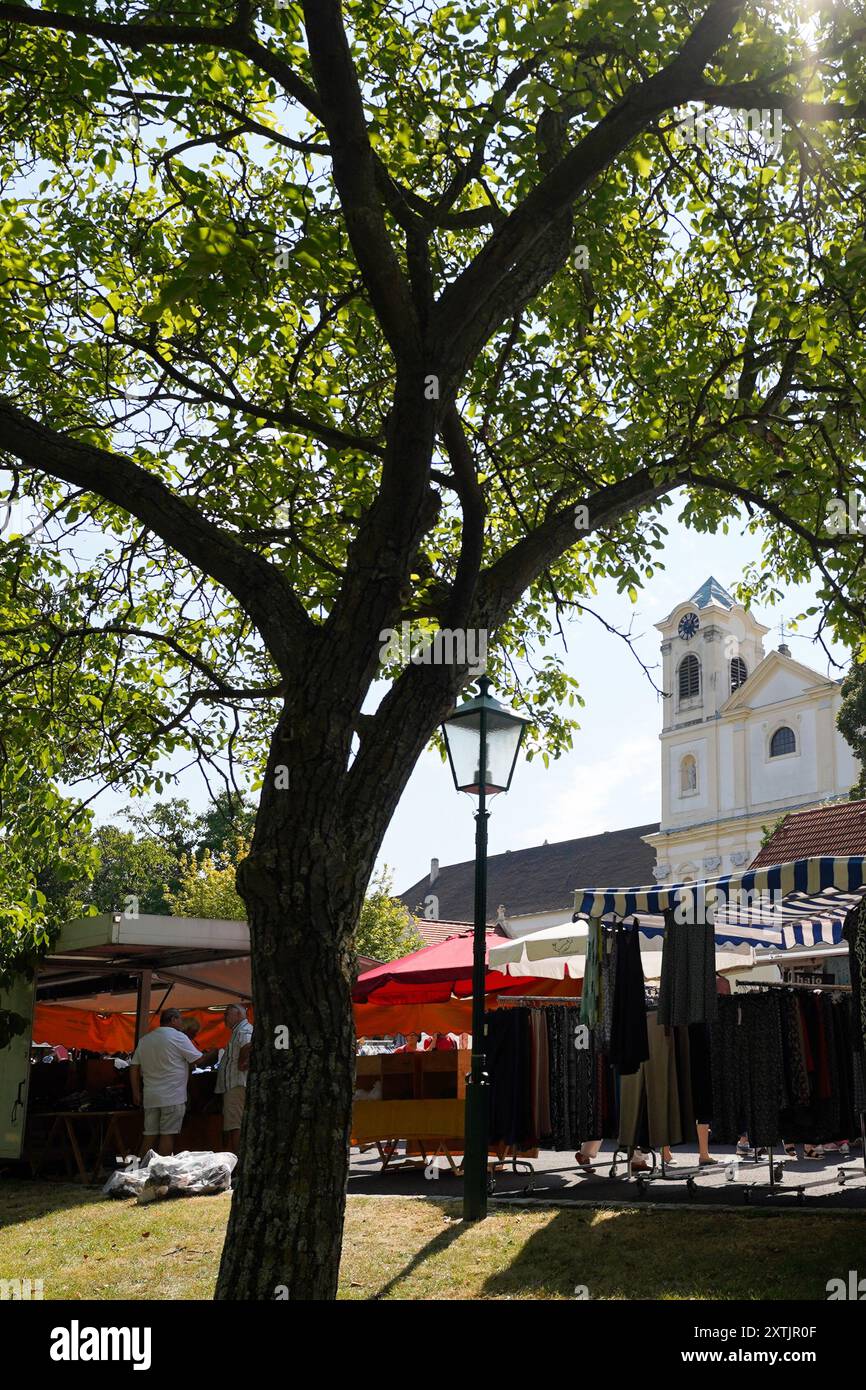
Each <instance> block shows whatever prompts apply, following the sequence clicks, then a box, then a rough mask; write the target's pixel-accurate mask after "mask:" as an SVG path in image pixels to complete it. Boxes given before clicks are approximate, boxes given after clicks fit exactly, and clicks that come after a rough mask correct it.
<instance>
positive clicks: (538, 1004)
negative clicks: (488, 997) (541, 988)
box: [496, 994, 581, 1009]
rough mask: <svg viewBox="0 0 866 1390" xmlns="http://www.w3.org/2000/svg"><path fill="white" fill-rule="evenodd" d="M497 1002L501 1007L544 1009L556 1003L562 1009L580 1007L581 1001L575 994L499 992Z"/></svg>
mask: <svg viewBox="0 0 866 1390" xmlns="http://www.w3.org/2000/svg"><path fill="white" fill-rule="evenodd" d="M496 1003H497V1006H498V1008H500V1009H518V1008H519V1009H543V1008H544V1007H545V1006H547V1005H554V1004H555V1005H557V1006H558V1007H559V1008H560V1009H562V1008H565V1009H579V1008H580V1004H581V1001H580V998H579V997H578V998H576V999H575V998H574V996H573V995H566V996H564V997H557V996H556V995H555V994H497V996H496Z"/></svg>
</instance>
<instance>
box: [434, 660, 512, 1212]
mask: <svg viewBox="0 0 866 1390" xmlns="http://www.w3.org/2000/svg"><path fill="white" fill-rule="evenodd" d="M478 686H479V692H480V693H479V694H478V695H476V696H475V698H474V699H472V700H466V701H465V702H464V703H463V704H462V705H458V706H457V708H456V709H455V710H454V712H453V714H450V715H449V716H448V718H447V719H445V720H444V721H443V724H442V733H443V735H444V738H445V747H446V749H447V750H448V761H449V763H450V764H451V773H452V776H453V777H454V785H455V787H456V788H457V790H458V791H461V792H467V793H468V794H469V795H470V796H477V797H478V810H477V811H476V812H475V913H474V919H473V927H474V930H473V940H472V1067H471V1071H470V1074H469V1077H468V1080H467V1085H466V1123H465V1131H466V1132H465V1152H464V1155H463V1219H464V1221H480V1220H483V1218H484V1217H485V1216H486V1215H487V1149H488V1143H489V1139H488V1128H489V1111H490V1090H489V1082H488V1077H487V1071H486V1069H485V1068H486V1057H485V1047H484V984H485V979H486V974H487V819H488V816H489V815H490V812H489V811H488V810H487V798H488V796H495V795H496V794H497V793H498V792H507V791H508V788H509V787H510V786H511V778H512V775H513V773H514V767H515V764H516V762H517V754H518V752H519V750H520V745H521V743H522V741H523V734H524V730H525V728H526V725H527V724H528V723H529V722H530V721H529V720H528V719H524V718H523V716H522V715H519V714H515V713H514V711H513V710H511V709H508V708H507V706H505V705H501V704H500V703H499V701H498V700H494V699H493V698H492V696H491V695H490V694H489V693H488V692H489V690H490V680H489V679H488V677H487V676H482V677H481V679H480V680H479V682H478Z"/></svg>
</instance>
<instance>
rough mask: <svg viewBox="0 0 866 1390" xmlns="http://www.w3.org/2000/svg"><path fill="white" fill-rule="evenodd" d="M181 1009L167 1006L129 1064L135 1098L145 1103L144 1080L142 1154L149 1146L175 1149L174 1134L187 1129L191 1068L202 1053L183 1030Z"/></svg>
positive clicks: (164, 1150)
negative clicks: (187, 1098) (186, 1117)
mask: <svg viewBox="0 0 866 1390" xmlns="http://www.w3.org/2000/svg"><path fill="white" fill-rule="evenodd" d="M180 1022H181V1016H180V1010H179V1009H165V1010H164V1011H163V1013H162V1014H160V1018H159V1025H160V1026H159V1027H158V1028H154V1029H153V1031H152V1032H151V1033H145V1034H143V1035H142V1037H141V1038H139V1042H138V1047H137V1048H136V1049H135V1053H134V1055H133V1058H132V1062H131V1063H130V1067H129V1081H130V1086H131V1088H132V1099H133V1101H134V1102H135V1104H136V1105H141V1104H142V1081H143V1082H144V1137H143V1138H142V1141H141V1156H142V1158H144V1155H145V1154H146V1153H147V1151H148V1149H154V1148H155V1149H156V1151H157V1153H161V1154H170V1153H173V1152H174V1137H175V1135H176V1134H180V1131H181V1129H182V1128H183V1117H184V1112H185V1111H186V1093H187V1087H188V1086H189V1069H190V1065H191V1064H192V1063H195V1062H197V1061H199V1059H200V1057H201V1053H200V1052H199V1050H198V1048H197V1047H194V1046H193V1044H192V1043H191V1042H190V1040H189V1038H188V1037H187V1036H186V1033H182V1032H181V1031H180Z"/></svg>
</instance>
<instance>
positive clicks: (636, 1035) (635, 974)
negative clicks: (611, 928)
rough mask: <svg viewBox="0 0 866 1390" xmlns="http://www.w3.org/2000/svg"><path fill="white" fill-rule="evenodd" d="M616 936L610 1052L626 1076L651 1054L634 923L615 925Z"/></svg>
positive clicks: (638, 940)
mask: <svg viewBox="0 0 866 1390" xmlns="http://www.w3.org/2000/svg"><path fill="white" fill-rule="evenodd" d="M616 937H617V942H616V978H615V981H614V990H613V1016H612V1019H611V1036H610V1052H609V1055H610V1060H611V1062H612V1063H613V1065H614V1066H615V1067H616V1069H617V1071H618V1072H620V1074H621V1075H623V1076H627V1075H630V1074H631V1073H632V1072H636V1071H637V1069H638V1067H639V1066H640V1064H641V1062H645V1061H647V1059H648V1058H649V1055H650V1053H649V1041H648V1039H647V1023H646V1006H645V1002H644V977H643V965H642V964H641V957H640V938H639V935H638V929H637V923H635V925H634V926H633V927H617V929H616Z"/></svg>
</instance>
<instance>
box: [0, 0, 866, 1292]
mask: <svg viewBox="0 0 866 1390" xmlns="http://www.w3.org/2000/svg"><path fill="white" fill-rule="evenodd" d="M861 8H862V7H861V5H860V4H859V3H853V4H849V5H845V4H834V5H825V4H820V5H818V6H817V7H816V9H815V10H814V12H813V14H812V16H811V26H810V31H809V32H808V33H806V34H805V35H804V34H803V33H802V32H801V28H802V24H803V13H802V8H801V6H800V5H797V4H794V3H790V0H773V3H769V2H768V0H767V2H766V3H757V2H756V3H747V0H704V3H700V4H697V5H696V4H695V3H694V0H690V3H672V4H666V5H664V6H661V5H659V6H654V7H648V6H646V5H644V4H638V3H636V2H635V0H588V2H587V3H586V4H584V5H582V6H580V7H578V6H576V5H573V4H571V3H567V4H566V3H553V4H551V3H550V0H543V3H542V0H508V2H507V3H499V2H498V0H471V2H470V3H467V4H461V5H454V4H436V3H426V2H425V0H419V3H418V4H415V5H413V6H411V7H406V6H401V5H396V4H394V5H392V4H388V3H374V2H373V0H346V2H345V4H343V5H341V4H340V3H339V0H306V3H304V4H290V5H288V6H287V7H286V8H276V7H273V8H271V7H270V6H268V7H265V6H260V5H256V4H252V3H249V0H237V3H233V0H187V3H185V4H184V6H183V11H182V13H179V14H178V15H177V16H174V14H172V16H171V17H168V16H167V14H166V13H164V12H162V11H159V12H155V11H153V10H152V8H151V7H150V6H148V5H144V4H138V3H136V2H135V0H133V3H129V0H123V3H121V2H120V0H105V3H100V5H99V6H98V8H97V7H96V6H95V5H93V4H89V3H88V0H81V3H78V0H76V4H75V5H74V6H72V7H70V8H69V9H68V10H66V11H64V10H63V9H62V8H61V9H58V10H53V11H44V10H39V9H35V8H33V7H31V6H29V5H18V4H10V3H0V25H2V40H3V42H2V45H0V68H2V76H3V88H4V96H3V98H2V106H0V132H2V137H3V142H2V146H0V174H2V183H0V190H2V191H0V215H2V217H3V219H4V222H3V239H2V251H0V372H2V375H3V391H2V395H0V426H2V447H3V451H4V460H5V462H6V464H7V467H8V469H9V477H10V495H11V496H14V498H15V499H16V505H17V504H19V503H20V505H21V506H23V507H24V508H25V510H26V511H27V514H28V515H30V514H31V513H32V514H33V515H35V516H36V517H37V518H38V523H39V526H40V527H41V529H40V531H39V533H38V536H35V537H34V535H33V534H32V532H31V533H30V534H29V536H24V535H19V536H18V538H17V539H15V538H14V537H10V540H9V543H8V546H7V553H6V554H5V557H4V565H3V568H2V582H3V585H4V589H3V592H2V594H0V602H2V603H3V604H4V605H5V607H6V608H7V609H12V608H14V605H18V607H17V610H15V611H16V612H17V613H19V614H20V616H18V617H17V618H16V619H15V620H14V621H13V622H10V624H9V630H8V631H7V632H6V634H5V635H4V637H3V638H2V642H3V646H2V648H0V680H2V688H3V690H4V692H5V698H6V700H7V701H8V702H9V703H10V706H14V708H15V709H16V711H17V712H18V716H17V717H19V722H20V725H21V727H25V726H26V723H27V719H28V718H31V719H32V720H33V722H34V724H35V725H36V726H37V727H38V728H40V730H41V728H42V724H43V723H44V722H46V721H55V722H56V725H57V730H52V731H51V732H50V735H49V736H50V737H51V738H53V739H54V740H55V742H56V741H57V740H58V730H59V732H60V733H62V734H63V735H64V737H65V739H66V743H67V744H68V746H70V747H72V748H77V749H81V748H86V749H87V750H88V752H89V757H88V759H87V765H86V769H85V768H83V767H80V768H79V767H76V766H74V765H70V767H69V768H68V769H66V770H65V771H66V774H67V775H66V776H65V779H64V780H65V782H66V784H67V786H68V787H69V789H70V790H71V791H74V790H75V788H76V787H77V786H78V780H77V779H82V780H86V781H87V782H88V785H89V784H91V783H92V781H93V780H94V779H101V780H103V781H108V782H110V783H111V784H112V785H114V786H125V787H127V788H128V789H129V791H130V793H131V794H132V793H139V792H141V791H144V790H148V789H150V788H152V789H153V790H154V791H155V792H156V793H157V794H158V795H159V794H161V793H162V790H163V787H164V786H165V785H171V779H172V778H173V777H175V776H176V775H177V773H178V771H179V769H180V767H181V766H182V765H183V763H184V760H185V761H186V762H187V763H196V764H198V765H199V766H201V767H202V769H203V772H204V774H205V775H206V776H207V777H208V779H209V785H212V786H215V787H218V786H221V787H224V788H225V789H226V790H227V791H232V792H237V791H238V790H239V789H242V788H243V787H244V786H246V785H250V784H252V785H255V786H256V787H257V788H258V790H259V805H258V812H257V816H256V823H255V831H254V834H253V839H252V844H251V848H250V853H249V854H248V855H247V857H246V859H245V860H244V861H243V863H242V864H241V866H240V869H239V872H238V891H239V893H240V895H241V898H242V899H243V902H244V904H245V906H246V915H247V918H248V920H249V922H250V929H251V940H252V967H253V990H254V996H255V999H256V1010H257V1015H256V1016H257V1027H256V1032H255V1042H254V1051H253V1060H252V1068H251V1075H250V1090H249V1100H248V1107H247V1112H246V1117H245V1128H244V1137H243V1144H244V1160H243V1163H242V1166H241V1176H240V1181H239V1186H238V1188H237V1191H236V1193H235V1196H234V1199H233V1203H232V1211H231V1217H230V1223H229V1228H228V1235H227V1240H226V1246H225V1250H224V1254H223V1260H222V1265H221V1270H220V1276H219V1282H218V1290H217V1292H218V1295H219V1296H220V1297H241V1298H270V1297H272V1296H273V1290H274V1287H275V1286H276V1285H278V1284H280V1285H285V1286H286V1287H287V1288H288V1289H289V1292H290V1294H291V1296H292V1297H298V1298H301V1297H330V1296H332V1295H333V1294H334V1292H335V1289H336V1281H337V1271H338V1265H339V1253H340V1241H341V1230H342V1215H343V1207H344V1200H345V1184H346V1173H347V1163H348V1158H347V1140H348V1134H349V1124H350V1112H351V1097H352V1090H353V1070H354V1047H353V1029H352V1012H351V1000H350V991H351V984H352V974H353V960H354V946H353V934H354V931H355V928H356V926H357V922H358V918H359V914H360V911H361V905H362V902H363V896H364V892H365V888H366V885H367V882H368V880H369V876H370V873H371V871H372V867H373V865H374V863H375V859H376V855H377V853H378V849H379V846H380V844H381V841H382V837H383V835H384V832H385V829H386V827H387V825H388V822H389V820H390V818H391V815H392V813H393V811H394V808H395V806H396V805H397V802H398V800H399V797H400V795H401V793H402V791H403V788H404V787H405V785H406V781H407V779H408V777H409V775H410V772H411V770H412V767H413V765H414V763H415V761H416V759H417V757H418V755H419V753H420V752H421V750H422V749H423V747H424V746H425V744H426V742H427V741H428V739H429V738H430V737H431V735H432V734H433V733H434V731H435V729H436V727H437V725H438V723H439V721H440V720H441V718H442V717H443V715H444V714H445V713H447V711H448V709H449V707H450V706H451V704H452V703H453V701H454V700H455V698H456V697H457V695H458V693H459V692H460V690H461V689H462V688H463V687H464V686H465V685H466V684H467V682H468V679H469V663H468V662H466V661H464V660H462V659H460V658H457V657H455V658H453V659H452V660H450V661H446V662H443V663H442V664H433V663H431V664H416V663H414V662H410V663H409V664H408V665H407V666H406V667H405V669H401V665H400V662H399V661H397V660H396V659H393V660H392V659H387V660H384V659H383V651H385V650H386V649H387V648H386V639H387V634H388V632H389V630H391V629H393V628H395V627H397V626H398V625H399V624H400V623H401V622H402V621H404V620H409V621H411V622H413V623H414V624H415V625H416V628H417V629H419V630H420V631H422V632H426V633H427V634H432V633H433V632H434V631H435V630H437V629H450V630H478V631H483V632H485V633H487V634H488V635H489V639H490V644H491V656H490V659H489V668H490V673H491V675H492V676H493V677H494V679H495V680H496V681H497V683H498V684H499V685H500V686H504V687H505V688H506V690H508V691H510V692H512V698H513V699H514V700H515V701H516V702H522V703H523V704H524V705H525V706H526V707H527V708H528V709H529V711H530V712H531V714H532V716H533V718H534V731H533V734H532V737H531V741H530V750H532V749H535V748H541V747H543V748H544V749H545V751H548V750H550V751H552V752H554V753H555V752H557V751H559V750H561V749H562V748H563V747H565V746H567V744H568V738H569V730H568V722H567V717H568V708H567V706H568V702H569V700H573V699H574V698H575V691H574V688H573V683H571V682H570V681H569V680H568V679H567V678H566V677H565V675H564V673H563V671H562V668H561V665H560V664H559V662H558V660H557V658H556V655H555V653H553V652H551V651H550V650H546V651H545V652H544V655H543V657H542V658H541V659H538V653H539V650H540V648H543V647H544V646H545V643H546V642H547V640H548V639H549V638H550V637H551V636H552V635H555V634H556V631H557V628H558V624H559V620H560V618H561V616H562V614H563V613H564V612H567V611H569V610H574V609H576V610H580V608H581V607H582V606H583V605H585V604H587V603H588V602H591V599H592V595H593V593H594V592H595V590H596V587H597V585H598V583H599V582H600V581H602V580H604V579H608V578H611V577H612V578H614V579H615V580H616V582H617V584H618V586H619V588H620V590H621V591H623V592H628V593H629V594H630V595H631V596H632V597H635V598H636V596H637V591H638V589H639V587H640V585H641V584H642V583H643V582H645V581H646V580H647V579H650V578H651V577H652V575H653V573H654V571H655V568H656V567H657V566H658V565H659V564H660V563H663V556H664V546H665V535H666V532H665V527H664V515H665V512H666V511H667V509H669V508H670V507H671V506H672V505H674V499H676V501H677V505H678V506H679V507H680V514H681V516H682V517H683V518H684V520H685V521H686V523H687V524H689V525H690V526H692V527H693V528H695V529H696V530H697V531H699V532H702V533H705V534H708V535H709V534H712V533H714V532H715V531H717V530H718V529H719V528H722V529H724V528H725V527H726V526H728V525H729V524H731V522H732V521H734V520H735V519H737V518H738V517H739V516H740V515H741V512H742V509H743V508H745V509H746V511H747V512H748V514H749V516H750V518H751V520H750V522H749V524H750V525H752V526H753V527H754V528H755V529H757V528H758V527H762V528H763V534H764V542H763V545H764V551H763V563H762V566H761V567H760V568H756V570H755V572H754V573H753V574H750V575H749V576H748V577H747V582H746V583H745V585H744V588H743V590H742V597H748V596H749V595H750V594H751V595H753V596H755V595H757V596H761V597H763V598H765V599H770V600H771V599H772V598H773V596H774V595H775V594H777V593H778V592H779V591H780V589H783V588H784V585H785V584H786V583H787V582H789V581H795V580H800V579H803V578H805V577H807V576H809V575H810V573H811V572H812V570H813V569H814V570H815V571H816V572H817V575H818V583H819V590H820V596H821V604H822V608H823V611H822V614H821V622H822V623H825V624H829V625H830V626H831V627H832V628H833V630H834V631H835V632H836V634H837V635H838V636H840V637H841V638H843V639H845V640H848V641H849V642H850V644H851V645H852V646H857V645H859V642H860V638H861V636H862V632H863V600H864V585H866V565H864V564H863V549H864V538H863V536H862V535H859V534H847V533H844V534H841V533H840V532H839V530H838V528H834V527H831V526H829V525H828V516H829V515H830V514H831V513H832V514H835V512H836V511H837V510H838V508H837V504H838V499H839V498H840V497H847V494H848V492H849V491H850V490H851V488H852V487H853V486H854V485H855V484H856V483H857V482H858V481H859V480H860V479H861V477H862V462H861V461H862V429H861V425H860V421H861V419H862V391H863V381H864V370H863V367H864V362H863V354H864V337H863V333H862V328H863V316H864V309H866V281H864V277H863V274H862V267H863V264H864V254H866V253H864V208H863V198H862V193H861V191H862V189H863V187H864V180H863V174H864V168H863V156H862V140H861V135H862V119H863V114H864V111H866V90H864V86H866V81H864V66H863V59H862V39H863V31H864V23H863V15H862V13H861ZM344 12H345V23H344ZM702 103H703V104H706V106H707V107H708V114H709V116H710V119H711V121H712V129H713V135H714V137H715V135H716V133H717V132H718V133H719V138H713V139H711V140H709V141H707V140H704V139H703V138H701V139H697V138H696V137H695V130H694V125H693V126H692V127H691V128H690V127H689V126H688V124H687V123H686V118H687V116H688V114H689V112H691V114H692V115H693V116H694V113H695V109H696V107H698V106H699V104H702ZM742 108H752V109H754V110H761V109H765V110H767V111H768V112H770V113H772V112H778V113H779V114H780V118H781V125H782V133H781V137H780V140H779V142H778V148H777V147H776V145H775V143H774V142H773V141H771V140H768V139H766V138H763V137H762V136H761V134H760V133H756V132H754V131H752V133H751V134H750V135H745V134H743V132H742V130H740V129H739V128H738V127H737V126H736V123H735V122H734V119H733V116H732V112H736V111H737V110H739V109H742ZM22 653H23V654H24V657H23V660H22ZM377 682H384V684H377ZM33 746H34V747H37V748H38V746H39V744H38V740H34V743H33ZM166 769H168V771H167V770H166ZM286 1024H288V1025H289V1030H290V1034H291V1039H292V1047H291V1049H288V1050H280V1051H275V1050H274V1049H272V1048H271V1047H270V1045H269V1043H270V1039H272V1038H273V1036H274V1029H275V1027H277V1026H279V1025H286Z"/></svg>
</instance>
